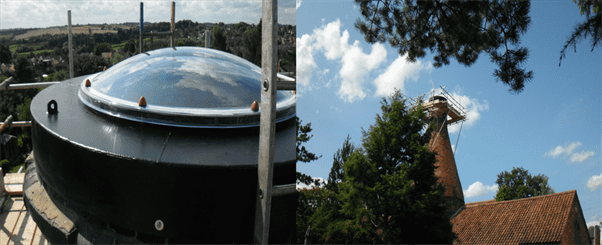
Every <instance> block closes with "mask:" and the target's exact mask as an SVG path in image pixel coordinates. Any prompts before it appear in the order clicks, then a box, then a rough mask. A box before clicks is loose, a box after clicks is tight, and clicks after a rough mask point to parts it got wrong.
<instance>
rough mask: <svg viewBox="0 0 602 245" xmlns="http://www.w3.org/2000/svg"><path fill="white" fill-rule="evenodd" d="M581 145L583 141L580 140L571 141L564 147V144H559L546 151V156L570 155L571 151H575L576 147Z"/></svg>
mask: <svg viewBox="0 0 602 245" xmlns="http://www.w3.org/2000/svg"><path fill="white" fill-rule="evenodd" d="M579 146H581V142H579V141H575V142H571V143H570V144H568V145H567V144H565V146H564V147H562V146H557V147H556V148H554V149H552V150H550V151H548V152H546V154H545V155H546V156H551V157H552V158H556V157H558V156H560V155H570V154H571V153H573V151H574V150H575V148H577V147H579Z"/></svg>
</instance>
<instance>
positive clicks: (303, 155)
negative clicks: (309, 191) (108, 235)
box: [296, 117, 322, 186]
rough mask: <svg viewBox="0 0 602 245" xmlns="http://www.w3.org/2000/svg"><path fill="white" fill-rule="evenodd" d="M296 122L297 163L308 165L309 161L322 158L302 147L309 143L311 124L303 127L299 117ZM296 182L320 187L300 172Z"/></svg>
mask: <svg viewBox="0 0 602 245" xmlns="http://www.w3.org/2000/svg"><path fill="white" fill-rule="evenodd" d="M296 120H297V162H304V163H308V162H311V161H315V160H318V158H320V157H322V156H321V155H320V156H316V154H314V153H311V152H309V151H308V150H307V149H306V148H305V146H303V144H304V143H307V142H308V141H309V139H311V138H312V137H313V135H312V134H309V133H311V131H312V128H311V123H307V124H305V125H303V124H302V121H301V119H299V117H296ZM297 181H298V182H301V183H304V184H306V185H311V184H314V185H316V186H320V182H319V181H318V180H314V179H313V178H312V177H311V176H309V175H307V174H304V173H301V172H297Z"/></svg>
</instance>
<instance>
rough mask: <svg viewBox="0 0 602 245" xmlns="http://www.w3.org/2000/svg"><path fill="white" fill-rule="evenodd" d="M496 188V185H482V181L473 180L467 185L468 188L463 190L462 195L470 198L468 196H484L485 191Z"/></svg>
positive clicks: (490, 191)
mask: <svg viewBox="0 0 602 245" xmlns="http://www.w3.org/2000/svg"><path fill="white" fill-rule="evenodd" d="M497 189H498V185H497V184H495V185H491V186H487V185H483V183H481V182H480V181H477V182H474V183H473V184H472V185H470V186H469V187H468V190H464V197H466V198H470V197H480V196H484V195H486V194H487V193H493V192H496V191H497Z"/></svg>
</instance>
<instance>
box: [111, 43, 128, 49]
mask: <svg viewBox="0 0 602 245" xmlns="http://www.w3.org/2000/svg"><path fill="white" fill-rule="evenodd" d="M126 44H127V42H122V43H120V44H113V45H111V48H112V49H113V50H118V49H123V47H125V45H126Z"/></svg>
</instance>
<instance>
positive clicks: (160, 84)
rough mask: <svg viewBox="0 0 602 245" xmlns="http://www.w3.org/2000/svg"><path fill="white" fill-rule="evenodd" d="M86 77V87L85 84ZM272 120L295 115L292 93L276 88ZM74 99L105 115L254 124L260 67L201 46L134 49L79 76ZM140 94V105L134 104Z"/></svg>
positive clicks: (184, 123) (173, 122) (174, 122)
mask: <svg viewBox="0 0 602 245" xmlns="http://www.w3.org/2000/svg"><path fill="white" fill-rule="evenodd" d="M86 80H89V81H90V83H89V85H90V86H86ZM276 94H277V99H276V101H277V103H276V122H281V121H284V120H287V119H290V118H292V117H294V116H295V113H296V108H295V105H296V96H295V94H294V93H293V92H290V91H277V92H276ZM78 95H79V98H80V100H81V101H82V102H83V103H84V104H85V105H87V106H88V107H90V108H92V109H94V110H96V111H98V112H101V113H104V114H108V115H111V116H115V117H119V118H125V119H129V120H134V121H140V122H145V123H152V124H160V125H168V126H181V127H195V128H197V127H198V128H230V127H254V126H259V123H260V120H259V112H260V110H257V111H253V110H252V109H251V105H252V104H253V102H254V101H257V103H258V104H260V103H261V68H259V67H258V66H256V65H254V64H253V63H251V62H248V61H246V60H244V59H242V58H240V57H237V56H234V55H231V54H228V53H225V52H222V51H219V50H214V49H207V48H198V47H177V48H176V49H172V48H163V49H158V50H154V51H150V52H147V53H142V54H138V55H136V56H133V57H131V58H129V59H126V60H124V61H122V62H120V63H118V64H117V65H115V66H113V67H111V68H109V69H107V70H106V71H104V72H100V73H96V74H93V75H91V76H89V77H87V78H86V79H84V81H82V83H81V85H80V89H79V93H78ZM142 96H144V98H145V100H146V106H140V105H139V104H138V102H139V100H140V98H141V97H142Z"/></svg>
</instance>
